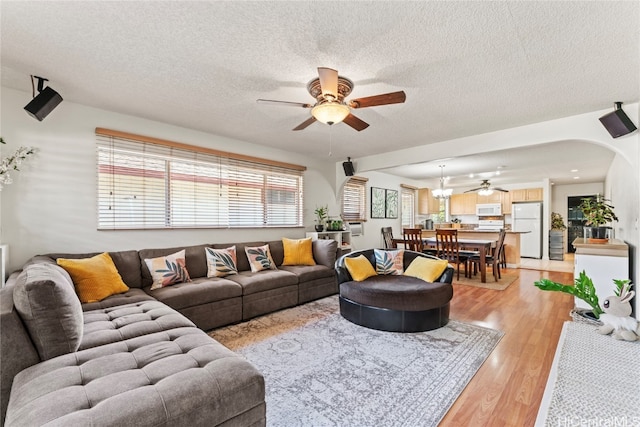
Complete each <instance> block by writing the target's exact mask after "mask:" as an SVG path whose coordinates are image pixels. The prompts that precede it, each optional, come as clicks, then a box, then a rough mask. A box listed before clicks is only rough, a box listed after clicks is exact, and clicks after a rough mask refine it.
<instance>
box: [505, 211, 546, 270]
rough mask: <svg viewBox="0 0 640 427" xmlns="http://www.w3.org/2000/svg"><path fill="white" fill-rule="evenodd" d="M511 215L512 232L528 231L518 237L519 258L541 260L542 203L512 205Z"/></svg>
mask: <svg viewBox="0 0 640 427" xmlns="http://www.w3.org/2000/svg"><path fill="white" fill-rule="evenodd" d="M511 215H512V224H511V228H512V230H513V231H523V232H524V231H528V233H523V234H521V235H520V256H521V257H526V258H538V259H540V258H542V203H541V202H527V203H513V204H512V205H511Z"/></svg>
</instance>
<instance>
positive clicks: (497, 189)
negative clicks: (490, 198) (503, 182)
mask: <svg viewBox="0 0 640 427" xmlns="http://www.w3.org/2000/svg"><path fill="white" fill-rule="evenodd" d="M492 190H495V191H502V192H503V193H508V192H509V190H505V189H504V188H498V187H493V188H492Z"/></svg>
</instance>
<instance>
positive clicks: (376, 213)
mask: <svg viewBox="0 0 640 427" xmlns="http://www.w3.org/2000/svg"><path fill="white" fill-rule="evenodd" d="M385 215H386V194H385V189H384V188H378V187H371V218H385Z"/></svg>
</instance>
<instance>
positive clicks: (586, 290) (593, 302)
mask: <svg viewBox="0 0 640 427" xmlns="http://www.w3.org/2000/svg"><path fill="white" fill-rule="evenodd" d="M533 284H534V285H535V286H536V287H537V288H538V289H541V290H543V291H557V292H564V293H566V294H570V295H573V296H574V297H577V298H580V299H581V300H583V301H584V302H586V303H587V304H589V306H591V312H590V313H591V314H592V316H591V317H593V318H595V319H598V318H599V317H600V314H602V309H601V308H600V304H599V302H598V295H596V288H595V286H593V281H592V280H591V278H590V277H589V276H587V274H586V273H585V272H584V271H582V272H580V276H579V277H578V278H576V279H575V281H574V284H573V286H571V285H563V284H562V283H558V282H554V281H551V280H549V279H540V280H538V281H537V282H534V283H533Z"/></svg>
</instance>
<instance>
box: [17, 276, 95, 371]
mask: <svg viewBox="0 0 640 427" xmlns="http://www.w3.org/2000/svg"><path fill="white" fill-rule="evenodd" d="M13 299H14V304H15V306H16V310H18V313H19V314H20V317H21V318H22V320H23V321H24V323H25V325H26V327H27V329H28V331H29V335H31V339H32V340H33V343H34V345H35V347H36V350H37V351H38V354H39V355H40V358H41V359H42V360H46V359H51V358H52V357H56V356H58V355H61V354H66V353H71V352H74V351H76V350H77V349H78V348H79V346H80V341H81V339H82V331H83V321H82V307H81V305H80V301H79V300H78V297H77V295H76V293H75V291H74V289H73V283H72V282H71V278H70V277H69V275H68V274H67V273H66V272H65V271H64V270H63V269H62V268H61V267H58V266H57V265H54V264H49V263H37V264H31V265H29V266H27V267H26V268H25V269H24V270H23V271H22V273H20V275H19V276H18V278H17V279H16V284H15V289H14V293H13Z"/></svg>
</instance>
